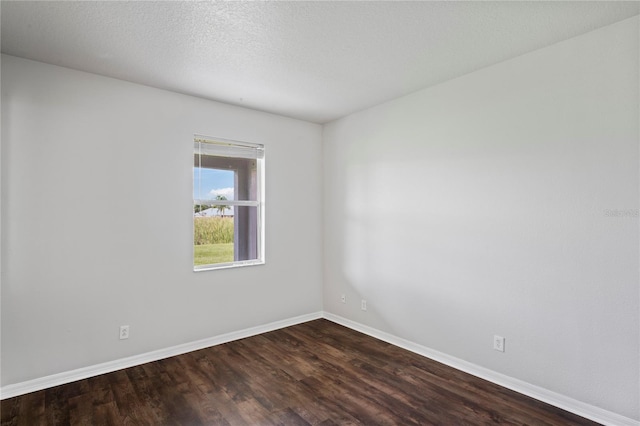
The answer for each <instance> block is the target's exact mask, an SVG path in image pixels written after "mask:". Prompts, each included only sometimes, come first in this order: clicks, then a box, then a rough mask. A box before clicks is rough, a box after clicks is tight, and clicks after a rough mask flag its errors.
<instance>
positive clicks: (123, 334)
mask: <svg viewBox="0 0 640 426" xmlns="http://www.w3.org/2000/svg"><path fill="white" fill-rule="evenodd" d="M128 338H129V326H128V325H121V326H120V340H124V339H128Z"/></svg>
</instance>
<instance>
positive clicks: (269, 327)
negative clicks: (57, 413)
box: [0, 312, 322, 399]
mask: <svg viewBox="0 0 640 426" xmlns="http://www.w3.org/2000/svg"><path fill="white" fill-rule="evenodd" d="M319 318H322V312H316V313H312V314H307V315H301V316H298V317H294V318H288V319H285V320H281V321H275V322H272V323H269V324H265V325H259V326H256V327H251V328H246V329H244V330H240V331H234V332H231V333H226V334H222V335H219V336H214V337H210V338H207V339H202V340H197V341H195V342H189V343H184V344H181V345H177V346H172V347H169V348H165V349H159V350H157V351H152V352H147V353H144V354H140V355H134V356H130V357H127V358H122V359H118V360H115V361H109V362H105V363H102V364H96V365H91V366H89V367H84V368H78V369H77V370H71V371H65V372H63V373H58V374H53V375H51V376H46V377H41V378H38V379H33V380H27V381H25V382H21V383H16V384H12V385H8V386H3V387H2V388H0V399H6V398H12V397H14V396H19V395H24V394H27V393H30V392H35V391H39V390H42V389H47V388H50V387H53V386H59V385H64V384H66V383H71V382H75V381H77V380H82V379H86V378H88V377H94V376H99V375H101V374H105V373H111V372H113V371H117V370H122V369H123V368H129V367H134V366H136V365H141V364H146V363H147V362H152V361H157V360H160V359H164V358H169V357H172V356H176V355H181V354H184V353H187V352H192V351H197V350H199V349H204V348H208V347H211V346H215V345H220V344H222V343H227V342H231V341H233V340H238V339H244V338H246V337H251V336H255V335H258V334H262V333H266V332H268V331H273V330H278V329H280V328H284V327H289V326H292V325H296V324H300V323H303V322H307V321H311V320H315V319H319Z"/></svg>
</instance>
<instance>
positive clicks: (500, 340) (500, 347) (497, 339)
mask: <svg viewBox="0 0 640 426" xmlns="http://www.w3.org/2000/svg"><path fill="white" fill-rule="evenodd" d="M493 349H495V350H496V351H500V352H504V337H502V336H498V335H495V336H493Z"/></svg>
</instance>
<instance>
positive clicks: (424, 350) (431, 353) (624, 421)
mask: <svg viewBox="0 0 640 426" xmlns="http://www.w3.org/2000/svg"><path fill="white" fill-rule="evenodd" d="M322 316H323V317H324V318H325V319H327V320H329V321H332V322H335V323H337V324H340V325H343V326H345V327H348V328H350V329H352V330H355V331H359V332H360V333H364V334H367V335H369V336H372V337H375V338H376V339H379V340H382V341H384V342H387V343H391V344H392V345H394V346H398V347H401V348H403V349H406V350H408V351H411V352H414V353H417V354H418V355H422V356H424V357H427V358H430V359H433V360H434V361H438V362H440V363H442V364H445V365H448V366H449V367H453V368H455V369H457V370H460V371H464V372H465V373H469V374H471V375H473V376H476V377H479V378H481V379H484V380H487V381H489V382H492V383H495V384H497V385H500V386H503V387H505V388H507V389H511V390H513V391H516V392H518V393H521V394H523V395H527V396H530V397H531V398H535V399H537V400H539V401H542V402H545V403H547V404H550V405H553V406H555V407H558V408H561V409H563V410H565V411H568V412H570V413H573V414H577V415H578V416H581V417H584V418H587V419H590V420H593V421H595V422H598V423H601V424H603V425H607V426H609V425H610V426H640V421H637V420H633V419H630V418H628V417H625V416H621V415H620V414H616V413H613V412H611V411H607V410H603V409H602V408H598V407H595V406H593V405H590V404H586V403H584V402H581V401H578V400H576V399H573V398H569V397H567V396H565V395H561V394H559V393H555V392H552V391H550V390H547V389H544V388H541V387H539V386H535V385H532V384H530V383H527V382H524V381H522V380H518V379H514V378H513V377H509V376H505V375H504V374H500V373H497V372H495V371H493V370H489V369H487V368H484V367H480V366H479V365H475V364H472V363H470V362H467V361H463V360H461V359H458V358H455V357H452V356H450V355H447V354H444V353H442V352H438V351H436V350H434V349H431V348H428V347H426V346H422V345H419V344H417V343H413V342H410V341H408V340H404V339H402V338H400V337H397V336H394V335H392V334H389V333H385V332H384V331H380V330H377V329H375V328H372V327H369V326H366V325H363V324H360V323H358V322H355V321H351V320H349V319H346V318H343V317H341V316H338V315H334V314H332V313H329V312H324V313H323V315H322Z"/></svg>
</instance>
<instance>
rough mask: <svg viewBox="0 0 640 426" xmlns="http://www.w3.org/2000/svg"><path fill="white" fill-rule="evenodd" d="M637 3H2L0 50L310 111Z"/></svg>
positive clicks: (469, 65)
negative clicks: (0, 48) (0, 42)
mask: <svg viewBox="0 0 640 426" xmlns="http://www.w3.org/2000/svg"><path fill="white" fill-rule="evenodd" d="M638 13H640V3H638V2H589V1H580V2H488V1H487V2H484V1H482V2H436V1H430V2H187V1H183V2H164V1H162V2H148V1H141V2H134V1H130V2H93V1H89V2H58V1H48V2H6V1H3V2H2V4H1V15H2V23H1V25H2V26H1V31H2V52H3V53H7V54H10V55H15V56H20V57H24V58H29V59H34V60H38V61H42V62H47V63H51V64H55V65H61V66H65V67H69V68H75V69H78V70H83V71H89V72H93V73H97V74H103V75H106V76H110V77H116V78H120V79H123V80H128V81H132V82H136V83H141V84H146V85H149V86H154V87H159V88H163V89H168V90H173V91H176V92H181V93H186V94H190V95H196V96H200V97H203V98H208V99H214V100H218V101H222V102H226V103H231V104H236V105H242V106H245V107H249V108H254V109H259V110H263V111H269V112H273V113H277V114H282V115H285V116H289V117H295V118H300V119H303V120H308V121H312V122H317V123H324V122H327V121H330V120H333V119H336V118H339V117H342V116H344V115H347V114H349V113H351V112H354V111H358V110H361V109H364V108H367V107H370V106H372V105H376V104H378V103H381V102H383V101H386V100H389V99H393V98H395V97H398V96H401V95H404V94H407V93H411V92H413V91H416V90H419V89H421V88H424V87H427V86H431V85H434V84H437V83H440V82H443V81H446V80H449V79H452V78H455V77H458V76H460V75H463V74H466V73H469V72H472V71H474V70H477V69H480V68H483V67H486V66H489V65H492V64H495V63H497V62H500V61H504V60H506V59H509V58H512V57H515V56H518V55H521V54H523V53H526V52H530V51H532V50H535V49H538V48H541V47H544V46H548V45H550V44H553V43H556V42H558V41H561V40H564V39H567V38H570V37H574V36H576V35H579V34H583V33H585V32H588V31H590V30H593V29H596V28H598V27H601V26H604V25H608V24H611V23H613V22H617V21H620V20H622V19H625V18H628V17H631V16H633V15H637V14H638Z"/></svg>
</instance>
